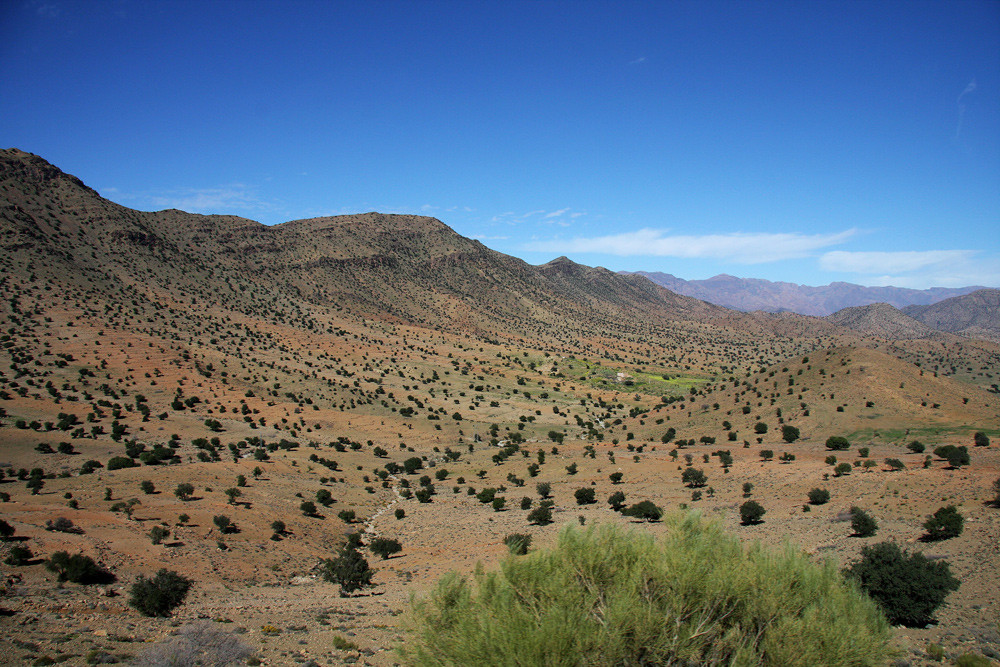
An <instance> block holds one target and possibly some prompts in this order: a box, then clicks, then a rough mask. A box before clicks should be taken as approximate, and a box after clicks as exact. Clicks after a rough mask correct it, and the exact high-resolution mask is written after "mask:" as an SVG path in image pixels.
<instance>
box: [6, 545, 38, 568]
mask: <svg viewBox="0 0 1000 667" xmlns="http://www.w3.org/2000/svg"><path fill="white" fill-rule="evenodd" d="M34 555H35V554H33V553H32V552H31V549H29V548H28V547H26V546H23V545H21V544H15V545H14V546H12V547H11V548H10V551H9V552H7V557H6V558H4V560H3V562H4V563H6V564H7V565H13V566H15V567H17V566H20V565H27V564H28V561H30V560H31V559H32V558H33V557H34Z"/></svg>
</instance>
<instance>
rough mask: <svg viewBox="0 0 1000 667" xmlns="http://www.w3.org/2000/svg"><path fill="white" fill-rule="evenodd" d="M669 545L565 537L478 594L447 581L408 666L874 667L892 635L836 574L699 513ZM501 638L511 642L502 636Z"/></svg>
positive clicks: (622, 537) (677, 521)
mask: <svg viewBox="0 0 1000 667" xmlns="http://www.w3.org/2000/svg"><path fill="white" fill-rule="evenodd" d="M665 527H666V533H665V535H664V537H663V540H662V542H660V543H659V544H658V543H656V542H654V540H653V538H652V537H651V536H649V535H647V534H645V533H642V532H639V531H628V530H623V529H622V528H620V527H617V526H612V525H600V526H596V527H592V528H589V529H587V530H586V531H582V530H579V529H575V528H573V527H567V528H566V529H564V530H563V531H562V532H561V533H560V535H559V540H558V543H557V545H556V546H555V547H554V548H553V549H550V550H541V551H536V552H532V553H530V554H528V555H527V556H517V557H513V556H509V557H507V558H505V559H504V560H503V561H502V563H501V566H500V570H499V571H498V572H491V573H482V572H480V573H478V574H477V575H476V576H475V580H474V582H470V581H469V580H467V579H466V578H464V577H461V576H459V575H457V574H454V573H452V574H448V575H445V576H444V577H443V578H442V579H441V580H440V581H439V582H438V584H437V587H436V589H435V590H434V592H432V593H431V594H430V597H428V598H425V599H423V600H418V601H417V602H415V604H414V610H413V622H412V634H411V637H410V638H409V639H408V641H407V643H406V645H405V647H403V648H401V649H400V653H401V654H402V656H403V658H404V659H405V661H406V662H408V663H409V664H413V665H455V664H470V665H471V664H520V665H543V664H544V665H581V664H591V665H639V664H650V665H652V664H688V665H694V664H699V665H701V664H739V665H789V666H795V665H818V664H824V665H847V664H850V665H877V664H882V663H883V662H884V661H885V658H886V656H887V655H888V642H889V639H890V632H889V627H888V625H887V624H886V622H885V619H884V617H883V616H882V614H881V613H880V612H879V610H878V607H877V606H876V605H875V604H874V603H873V602H872V601H871V600H870V599H868V598H867V597H866V596H865V595H863V594H862V593H860V592H859V591H857V589H855V588H854V587H853V586H850V585H848V584H847V583H846V582H845V581H844V580H843V578H842V577H841V576H840V575H839V574H838V573H837V571H836V569H835V568H834V567H833V565H831V564H825V565H816V564H814V563H812V562H810V561H809V559H808V558H807V557H806V556H805V555H803V554H801V553H798V552H796V551H795V550H793V549H791V548H786V549H785V550H784V551H781V552H772V551H768V550H765V549H763V548H762V547H760V546H757V545H755V546H751V547H749V548H744V547H743V546H742V545H741V543H740V542H739V540H737V539H736V538H735V537H733V536H731V535H728V534H726V533H724V532H723V531H722V529H721V528H720V527H719V526H718V525H717V524H706V523H703V522H702V521H701V519H700V517H699V516H698V515H697V514H696V513H690V514H687V515H672V516H669V517H667V519H666V522H665ZM498 628H502V632H500V631H497V629H498Z"/></svg>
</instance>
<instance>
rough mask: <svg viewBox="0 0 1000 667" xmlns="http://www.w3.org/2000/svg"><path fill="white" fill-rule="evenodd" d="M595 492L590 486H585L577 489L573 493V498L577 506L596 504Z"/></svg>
mask: <svg viewBox="0 0 1000 667" xmlns="http://www.w3.org/2000/svg"><path fill="white" fill-rule="evenodd" d="M595 495H596V491H594V488H593V487H591V486H585V487H581V488H579V489H577V490H576V491H574V492H573V497H574V498H576V504H577V505H592V504H593V503H595V502H597V500H596V498H595Z"/></svg>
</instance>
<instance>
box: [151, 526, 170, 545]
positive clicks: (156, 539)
mask: <svg viewBox="0 0 1000 667" xmlns="http://www.w3.org/2000/svg"><path fill="white" fill-rule="evenodd" d="M168 537H170V531H169V530H167V529H166V528H164V527H163V526H153V527H152V528H150V529H149V539H150V541H151V542H152V543H153V544H161V543H162V542H163V540H165V539H167V538H168Z"/></svg>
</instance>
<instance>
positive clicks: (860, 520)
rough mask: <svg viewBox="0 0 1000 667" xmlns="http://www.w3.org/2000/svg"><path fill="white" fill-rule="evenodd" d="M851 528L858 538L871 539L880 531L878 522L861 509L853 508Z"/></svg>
mask: <svg viewBox="0 0 1000 667" xmlns="http://www.w3.org/2000/svg"><path fill="white" fill-rule="evenodd" d="M851 528H852V529H853V530H854V534H855V535H856V536H857V537H871V536H872V535H874V534H875V532H876V531H877V530H878V521H876V520H875V519H874V517H872V516H871V515H870V514H868V512H865V511H864V510H863V509H861V508H860V507H852V508H851Z"/></svg>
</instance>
